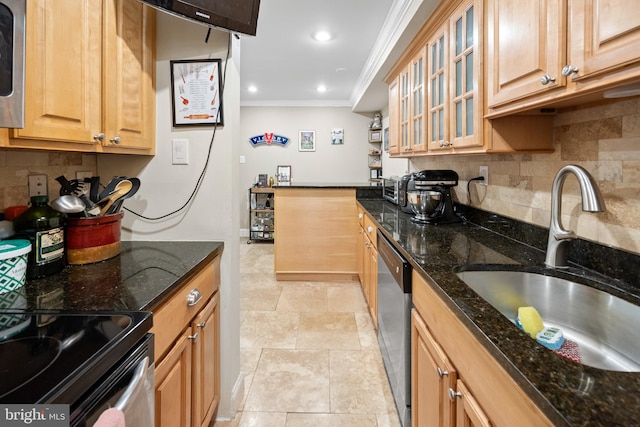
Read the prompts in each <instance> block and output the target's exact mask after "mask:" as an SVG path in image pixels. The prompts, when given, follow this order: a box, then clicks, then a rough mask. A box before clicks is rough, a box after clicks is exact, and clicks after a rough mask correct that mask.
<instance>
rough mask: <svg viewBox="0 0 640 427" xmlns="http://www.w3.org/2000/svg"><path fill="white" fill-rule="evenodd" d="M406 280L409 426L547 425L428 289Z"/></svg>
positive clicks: (420, 280)
mask: <svg viewBox="0 0 640 427" xmlns="http://www.w3.org/2000/svg"><path fill="white" fill-rule="evenodd" d="M412 277H413V303H414V305H415V310H414V311H413V313H412V332H411V334H412V343H411V345H412V349H411V351H412V362H411V363H412V366H411V377H412V378H411V381H412V384H411V387H412V396H411V399H412V400H411V405H412V408H411V411H412V418H413V419H412V426H413V427H417V426H421V427H422V426H428V427H432V426H447V427H451V426H454V425H455V426H490V425H495V426H514V425H517V426H519V427H524V426H530V427H534V426H535V427H537V426H551V425H553V424H552V423H551V422H550V421H549V420H548V419H547V417H546V416H545V415H544V413H543V412H542V411H541V410H540V409H539V408H538V407H537V406H536V405H535V404H534V403H533V402H532V401H531V399H529V397H528V396H527V395H526V394H525V392H524V391H523V390H522V389H521V388H520V387H519V386H518V385H517V384H516V382H515V381H514V380H513V378H511V376H510V375H509V374H508V373H507V372H506V371H505V370H504V368H502V366H501V365H500V364H499V363H498V362H497V361H496V360H495V359H494V358H493V356H492V355H491V354H490V353H489V351H488V350H486V349H485V348H484V346H483V345H482V344H481V343H480V342H479V341H478V340H477V339H476V338H475V336H474V335H473V334H472V332H471V331H470V330H469V329H468V328H467V327H466V326H465V325H464V324H463V323H461V322H460V321H459V320H458V319H457V317H456V315H455V314H454V312H453V311H452V310H451V309H450V308H449V307H448V306H447V305H446V304H445V302H444V301H443V300H442V299H441V298H440V297H439V296H438V294H437V293H436V291H435V290H434V288H433V287H432V285H431V284H429V283H428V282H427V280H426V279H425V278H424V277H423V276H421V275H420V273H418V272H417V271H415V270H414V272H413V276H412ZM433 286H434V287H435V286H436V285H433Z"/></svg>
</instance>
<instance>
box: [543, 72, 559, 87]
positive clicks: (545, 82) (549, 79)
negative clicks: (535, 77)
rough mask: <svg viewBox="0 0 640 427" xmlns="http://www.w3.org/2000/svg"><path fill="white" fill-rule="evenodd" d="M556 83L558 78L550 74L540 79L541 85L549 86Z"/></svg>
mask: <svg viewBox="0 0 640 427" xmlns="http://www.w3.org/2000/svg"><path fill="white" fill-rule="evenodd" d="M555 81H556V78H555V77H551V76H550V75H549V74H545V75H544V76H542V77H541V78H540V83H542V84H543V85H548V84H549V83H552V82H555Z"/></svg>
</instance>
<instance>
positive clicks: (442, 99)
mask: <svg viewBox="0 0 640 427" xmlns="http://www.w3.org/2000/svg"><path fill="white" fill-rule="evenodd" d="M427 51H428V52H429V53H428V55H429V64H428V69H429V72H428V74H427V75H428V85H429V91H428V95H427V100H428V101H427V104H428V107H427V114H428V116H429V135H430V136H429V151H436V150H442V149H446V150H449V149H450V148H451V142H450V141H449V129H448V123H449V109H448V108H447V106H448V98H449V77H448V72H449V67H448V63H449V58H448V57H449V32H448V25H447V24H444V25H442V26H441V27H440V30H439V31H437V33H436V34H435V36H434V37H433V38H432V39H431V40H430V41H429V43H428V44H427Z"/></svg>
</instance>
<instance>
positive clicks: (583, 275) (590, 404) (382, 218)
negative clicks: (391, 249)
mask: <svg viewBox="0 0 640 427" xmlns="http://www.w3.org/2000/svg"><path fill="white" fill-rule="evenodd" d="M358 201H359V203H360V204H361V205H362V207H363V208H364V209H365V210H366V211H367V212H368V213H369V215H371V216H372V218H373V219H374V220H375V221H377V223H378V226H379V228H380V229H381V231H382V233H383V234H384V235H385V236H386V237H388V238H389V239H390V240H392V241H395V243H396V246H397V248H398V249H399V250H400V252H401V253H402V254H403V255H404V256H405V257H407V259H409V260H410V263H411V264H412V266H413V268H414V269H416V270H418V271H419V272H420V273H421V274H422V275H424V276H425V277H426V278H428V279H429V281H431V282H434V283H435V284H436V286H434V290H435V291H436V292H437V293H438V294H439V295H440V296H441V297H442V299H443V301H445V303H446V304H447V305H448V306H449V307H450V308H451V309H452V310H453V312H454V313H455V314H456V315H457V317H458V318H459V319H460V321H461V322H462V323H464V324H465V325H466V326H467V328H468V329H469V330H470V331H471V332H472V333H473V334H474V335H475V336H476V338H477V339H478V340H479V341H480V342H481V343H482V345H484V347H485V348H486V349H487V350H488V351H489V352H490V353H491V354H492V355H493V356H494V357H495V358H496V360H497V361H498V362H499V363H500V364H501V365H502V366H503V367H504V368H505V370H506V371H507V372H509V374H510V375H511V376H512V377H513V379H514V380H515V381H516V382H517V383H518V384H519V386H520V387H521V388H522V389H523V390H524V391H525V392H526V393H527V394H528V395H529V397H530V398H531V399H532V400H533V402H534V403H535V404H536V405H537V406H538V407H539V408H541V410H542V411H543V412H544V413H545V414H547V416H548V417H549V419H550V420H551V421H552V422H553V423H554V424H555V425H578V426H581V425H585V426H586V425H606V426H617V425H619V426H622V425H631V424H635V423H636V422H637V419H638V417H640V373H627V372H614V371H605V370H600V369H596V368H592V367H589V366H586V365H581V364H578V363H574V362H572V361H570V360H568V359H565V358H564V357H562V356H560V355H557V354H556V353H554V352H553V351H551V350H547V349H546V348H544V347H542V346H541V345H539V344H537V343H536V342H535V340H532V339H530V338H529V337H528V335H526V334H525V333H524V332H522V331H520V330H519V329H518V328H517V327H516V326H515V325H514V324H513V323H511V321H509V320H508V319H506V318H505V317H504V316H502V315H501V314H500V313H499V312H498V311H497V310H496V309H495V308H493V307H492V306H491V305H490V304H488V303H487V302H486V301H485V300H483V299H482V298H481V297H480V296H478V295H477V294H476V293H475V292H474V291H472V290H471V289H470V288H469V287H468V286H467V285H466V284H465V283H464V282H462V280H460V279H459V278H458V276H457V275H456V274H455V272H456V269H457V268H459V267H461V266H466V265H476V266H478V267H479V268H487V269H491V268H492V267H493V268H495V269H497V268H500V269H504V268H505V265H506V266H507V268H513V269H515V270H534V271H539V272H542V273H544V272H545V268H544V258H545V253H544V250H543V249H541V248H544V247H545V246H544V245H546V240H544V234H541V232H540V230H532V227H528V226H526V225H525V226H522V227H523V228H522V229H519V230H515V231H514V230H511V228H513V227H511V226H510V225H509V223H508V221H507V220H505V219H503V217H498V216H495V215H493V216H491V217H490V218H489V221H487V222H488V223H491V224H492V225H490V226H489V228H491V226H493V227H497V228H498V229H500V228H501V227H502V228H503V229H505V230H507V231H506V232H505V233H501V234H498V233H496V232H495V231H491V230H490V229H489V228H487V227H486V226H484V224H483V226H479V225H476V224H479V222H477V221H475V224H474V223H472V222H471V221H468V222H463V223H459V224H447V225H418V224H415V223H413V222H412V221H411V220H410V219H411V217H412V215H410V214H406V213H404V212H402V211H401V210H400V209H399V208H398V207H397V206H395V205H393V204H391V203H389V202H387V201H385V200H358ZM474 220H475V218H474ZM517 227H520V226H516V228H517ZM533 228H535V227H533ZM509 230H510V231H509ZM542 231H543V232H544V230H542ZM510 233H511V234H516V235H518V234H519V235H527V238H532V239H533V241H531V242H527V244H524V243H521V242H519V241H517V240H515V239H514V238H512V237H507V236H508V235H509V234H510ZM535 239H537V240H535ZM519 240H521V239H519ZM538 240H543V241H542V242H540V241H538ZM573 243H574V242H572V244H573ZM575 243H576V246H577V247H578V248H582V247H583V246H585V245H584V243H581V242H579V241H575ZM618 255H619V256H618ZM590 256H591V257H594V258H596V257H595V256H593V255H590ZM616 257H618V258H620V257H623V258H624V257H631V258H633V256H632V255H629V254H626V255H625V254H622V255H620V254H617V253H616V254H614V255H613V256H611V255H610V254H609V256H607V257H605V260H606V259H609V260H611V259H613V258H616ZM634 260H635V261H636V262H634V263H633V264H637V258H634ZM604 263H606V264H607V265H609V264H611V262H609V261H604ZM604 263H603V264H604ZM633 264H631V265H633ZM629 265H630V264H627V266H629ZM592 267H594V266H592ZM595 267H597V265H596V266H595ZM595 267H594V268H595ZM629 268H630V267H627V270H628V269H629ZM631 268H632V269H635V268H636V267H631ZM603 269H605V268H604V267H603ZM596 270H597V268H596V269H595V270H586V269H584V268H581V267H580V266H576V265H574V266H572V267H571V268H569V269H567V270H566V272H564V273H562V274H566V275H571V274H577V275H579V276H580V281H581V282H586V283H588V284H589V285H591V286H593V287H596V288H600V289H604V290H607V291H608V292H610V293H612V294H614V295H616V296H618V297H621V298H623V299H626V300H628V301H630V302H633V303H634V304H636V305H640V298H639V296H640V290H639V289H637V288H634V287H633V286H630V285H628V284H626V283H625V282H624V280H620V279H619V278H618V276H614V277H615V278H608V277H606V276H603V275H602V274H600V273H599V272H597V271H596ZM635 273H636V271H633V274H635ZM621 274H622V273H621ZM637 277H638V276H637V275H636V276H635V278H637ZM611 283H613V285H614V286H609V285H610V284H611Z"/></svg>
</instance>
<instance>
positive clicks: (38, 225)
mask: <svg viewBox="0 0 640 427" xmlns="http://www.w3.org/2000/svg"><path fill="white" fill-rule="evenodd" d="M64 218H65V216H64V214H62V213H60V212H57V211H55V210H53V209H52V208H51V207H50V206H49V197H48V196H33V197H31V207H29V209H27V210H26V211H24V212H22V213H21V214H20V215H18V216H17V217H16V218H14V220H13V229H14V231H15V233H16V238H23V239H28V240H29V241H30V242H31V248H32V250H31V252H30V253H29V260H28V263H27V279H35V278H39V277H45V276H49V275H51V274H54V273H57V272H59V271H60V270H62V269H63V268H64V262H65V261H64Z"/></svg>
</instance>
